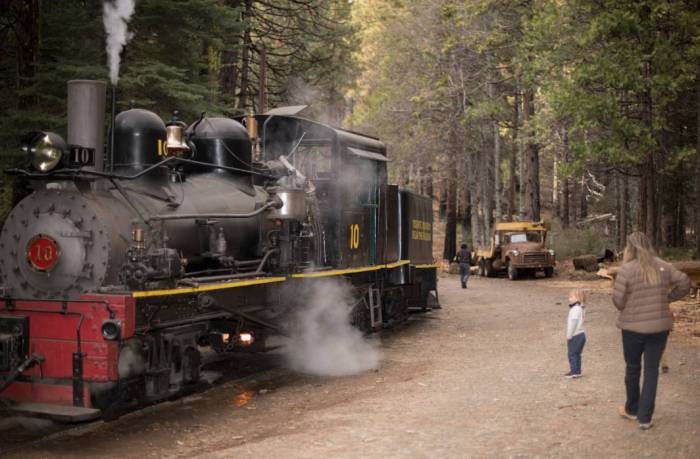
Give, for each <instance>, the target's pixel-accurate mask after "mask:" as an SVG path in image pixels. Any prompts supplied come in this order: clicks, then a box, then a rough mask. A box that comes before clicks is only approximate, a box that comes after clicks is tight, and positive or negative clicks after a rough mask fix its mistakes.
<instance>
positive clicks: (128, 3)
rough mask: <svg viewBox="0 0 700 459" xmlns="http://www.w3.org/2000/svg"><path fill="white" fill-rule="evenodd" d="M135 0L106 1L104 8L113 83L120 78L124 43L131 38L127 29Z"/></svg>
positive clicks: (103, 15) (110, 75)
mask: <svg viewBox="0 0 700 459" xmlns="http://www.w3.org/2000/svg"><path fill="white" fill-rule="evenodd" d="M134 6H135V2H134V0H113V1H105V2H104V6H103V8H102V12H103V14H102V22H103V23H104V25H105V32H106V33H107V46H106V49H107V59H108V60H109V79H110V81H111V82H112V84H113V85H116V84H117V81H118V80H119V63H120V62H121V53H122V49H124V45H126V43H127V42H128V41H129V39H131V34H130V33H129V31H128V30H127V25H128V23H129V20H131V15H132V14H134Z"/></svg>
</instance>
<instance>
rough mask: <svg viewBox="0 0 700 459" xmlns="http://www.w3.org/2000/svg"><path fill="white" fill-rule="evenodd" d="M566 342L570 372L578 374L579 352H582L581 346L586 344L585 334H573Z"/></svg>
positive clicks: (579, 371)
mask: <svg viewBox="0 0 700 459" xmlns="http://www.w3.org/2000/svg"><path fill="white" fill-rule="evenodd" d="M566 344H567V348H568V350H569V366H570V368H571V374H574V375H580V374H581V353H582V352H583V346H584V345H585V344H586V334H585V333H579V334H578V335H574V336H573V337H572V338H571V339H570V340H568V341H567V343H566Z"/></svg>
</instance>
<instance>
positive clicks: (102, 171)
mask: <svg viewBox="0 0 700 459" xmlns="http://www.w3.org/2000/svg"><path fill="white" fill-rule="evenodd" d="M68 95H69V98H68V130H67V131H68V132H67V133H68V136H67V139H66V141H64V140H63V139H62V137H61V136H60V135H58V134H56V133H52V132H45V131H42V132H35V133H32V134H31V135H29V136H28V137H27V139H26V143H25V151H26V153H27V156H28V162H29V163H31V167H26V168H18V169H14V170H10V171H7V172H8V173H10V174H14V175H17V176H21V177H24V178H26V179H27V180H28V182H29V184H30V187H31V189H32V193H31V194H30V195H29V196H27V197H26V198H25V199H24V200H22V201H21V202H20V203H19V204H18V205H17V206H16V207H15V208H14V209H13V210H12V211H11V213H10V214H9V216H8V217H7V219H6V221H5V224H4V227H3V229H2V233H1V234H0V280H1V288H2V295H3V296H2V300H1V301H0V378H1V379H0V400H2V399H4V400H7V401H9V402H11V406H12V409H14V410H16V411H20V412H24V413H30V414H37V413H38V414H42V415H45V416H50V417H54V418H57V419H63V420H71V421H76V420H84V419H90V418H94V417H96V416H102V415H109V414H115V413H119V412H121V410H123V409H125V407H129V406H136V405H141V404H143V403H149V402H153V401H157V400H161V399H163V398H166V397H170V396H172V395H173V394H175V393H178V392H181V391H184V390H188V389H191V388H192V387H193V386H195V385H197V384H199V383H200V382H201V381H202V380H203V379H205V378H204V376H205V375H204V373H202V372H201V371H200V370H201V365H202V354H201V352H202V350H203V349H205V348H210V349H213V350H214V351H215V352H218V353H233V352H235V351H238V350H242V349H244V348H245V349H247V350H264V348H265V340H266V338H267V336H269V335H271V334H277V333H281V334H284V333H285V332H286V329H287V323H288V317H289V315H290V313H291V312H292V311H293V310H294V309H295V308H298V307H302V306H303V305H301V304H299V300H298V299H297V295H294V294H291V295H290V292H294V291H303V290H305V289H307V288H308V284H309V283H311V282H317V281H319V280H320V279H324V278H336V279H338V280H339V281H341V282H345V283H347V284H349V285H351V286H352V287H353V291H354V292H356V297H357V300H358V301H357V304H356V305H355V306H354V309H353V314H352V320H353V322H354V324H355V325H356V326H358V327H360V328H361V329H363V330H365V331H370V330H373V329H377V328H380V327H382V326H383V325H385V324H388V323H393V322H396V321H400V320H403V319H405V317H406V313H407V311H408V310H409V309H410V308H418V309H427V308H430V307H437V284H436V283H437V279H436V266H435V265H434V264H433V259H432V247H431V246H432V204H431V201H430V199H428V198H426V197H422V196H418V195H416V194H413V193H411V192H409V191H406V190H400V189H399V188H398V187H397V186H394V185H389V184H387V173H386V162H387V158H386V148H385V146H384V144H383V143H382V142H380V141H379V140H378V139H375V138H372V137H368V136H365V135H362V134H358V133H354V132H351V131H347V130H342V129H338V128H333V127H330V126H327V125H324V124H321V123H317V122H313V121H310V120H306V119H303V118H300V117H297V116H294V115H292V114H287V113H285V111H284V110H277V111H272V112H269V113H267V114H260V115H252V114H251V115H248V116H244V117H239V118H236V119H232V118H224V117H211V116H207V115H206V114H202V115H201V116H200V117H199V118H198V119H196V120H194V121H192V122H191V123H190V124H189V125H187V124H186V123H184V122H183V121H181V120H180V119H178V116H177V114H176V113H175V114H174V115H173V117H172V119H171V120H169V121H168V122H167V123H166V122H164V121H163V120H162V119H161V118H160V117H159V116H158V115H156V114H155V113H153V112H151V111H148V110H144V109H141V108H133V107H131V108H129V109H127V110H124V111H122V112H120V113H119V114H118V115H117V116H116V117H113V119H112V127H111V129H110V136H109V139H108V142H105V139H104V135H103V130H104V129H103V126H104V111H105V110H104V107H105V85H104V83H102V82H99V81H85V80H78V81H72V82H69V84H68ZM105 143H108V144H109V148H107V149H105V147H104V145H105ZM105 150H106V151H105Z"/></svg>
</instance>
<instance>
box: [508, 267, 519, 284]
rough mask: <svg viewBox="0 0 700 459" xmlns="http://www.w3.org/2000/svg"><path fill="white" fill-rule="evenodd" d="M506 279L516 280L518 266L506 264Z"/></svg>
mask: <svg viewBox="0 0 700 459" xmlns="http://www.w3.org/2000/svg"><path fill="white" fill-rule="evenodd" d="M508 279H510V280H512V281H514V280H518V268H516V267H515V266H512V265H511V264H510V263H509V264H508Z"/></svg>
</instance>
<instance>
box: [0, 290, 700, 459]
mask: <svg viewBox="0 0 700 459" xmlns="http://www.w3.org/2000/svg"><path fill="white" fill-rule="evenodd" d="M570 286H571V284H570V283H569V282H565V281H562V280H557V279H556V278H555V279H553V280H536V281H518V282H509V281H507V280H504V279H480V278H475V279H472V281H471V283H470V288H469V289H468V290H466V291H464V290H461V289H459V285H458V281H457V278H456V277H454V276H452V277H450V278H446V279H442V280H441V283H440V289H441V292H440V298H441V301H442V304H443V308H444V309H442V310H441V311H436V312H434V313H432V314H428V315H425V316H421V317H416V318H414V319H413V320H411V321H410V323H408V324H407V325H405V326H404V327H402V329H400V330H398V331H394V332H391V333H385V334H383V335H382V336H381V337H380V338H381V341H382V346H381V348H382V352H383V360H382V366H381V368H380V369H379V370H378V371H376V372H369V373H365V374H361V375H357V376H352V377H344V378H318V377H310V376H304V375H295V374H293V373H291V372H290V371H288V370H285V369H283V368H274V369H272V370H266V371H263V372H262V373H257V374H254V375H252V376H249V377H247V378H245V379H244V380H241V381H236V382H231V383H226V384H223V385H221V386H218V387H215V388H213V389H211V390H209V391H207V392H205V393H202V394H199V395H196V396H192V397H189V398H187V399H184V400H181V401H178V402H173V403H168V404H164V405H160V406H158V407H155V408H150V409H147V410H144V411H141V412H139V413H134V414H131V415H128V416H125V417H123V418H121V419H119V420H117V421H114V422H111V423H108V424H104V423H93V424H90V425H88V426H84V427H82V428H79V429H76V430H71V431H69V432H67V433H63V434H61V435H59V436H57V437H53V438H48V439H45V440H43V441H40V442H36V443H34V444H32V445H29V446H27V447H26V448H25V449H23V450H22V451H14V452H12V453H9V454H8V457H12V458H28V457H47V458H54V457H114V458H117V457H119V458H145V457H188V458H189V457H202V458H211V457H214V458H217V457H220V458H233V457H256V458H259V457H264V458H265V459H272V458H326V457H343V458H345V457H347V458H356V457H371V458H394V457H395V458H443V457H449V458H461V457H514V456H526V457H532V456H566V457H582V456H585V457H639V456H649V457H688V458H697V457H700V355H699V352H698V351H699V350H700V346H699V345H700V343H698V342H697V341H698V339H697V338H694V340H695V342H693V340H692V339H691V340H688V339H675V338H674V339H672V340H671V344H670V354H669V355H670V357H669V360H670V364H671V371H670V373H668V374H665V375H662V376H661V380H660V383H659V396H658V399H657V411H656V415H655V417H654V421H655V424H656V425H655V427H654V428H653V429H651V430H650V431H646V432H644V431H640V429H639V428H638V427H637V425H636V423H634V422H631V421H626V420H623V419H621V418H620V417H618V415H617V413H616V407H617V405H618V404H619V403H620V402H621V401H623V397H624V387H623V371H624V367H623V360H622V354H621V345H620V335H619V331H618V330H617V329H616V328H615V326H614V319H615V312H614V308H613V307H612V305H611V303H610V299H609V294H608V292H607V290H608V286H609V285H608V284H606V283H604V282H603V281H599V282H587V283H584V284H583V286H584V287H587V288H590V289H592V292H591V294H590V300H589V304H588V309H587V311H588V312H587V323H586V329H587V334H588V343H587V345H586V349H585V351H584V354H583V374H584V376H583V378H581V379H579V380H573V381H572V380H566V379H564V378H563V377H562V375H563V374H564V373H565V372H566V371H567V370H568V368H567V362H566V346H565V340H564V337H563V332H564V324H565V317H566V313H567V306H566V289H567V288H568V287H570ZM2 435H3V434H2V432H0V436H2Z"/></svg>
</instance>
